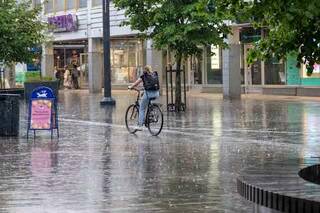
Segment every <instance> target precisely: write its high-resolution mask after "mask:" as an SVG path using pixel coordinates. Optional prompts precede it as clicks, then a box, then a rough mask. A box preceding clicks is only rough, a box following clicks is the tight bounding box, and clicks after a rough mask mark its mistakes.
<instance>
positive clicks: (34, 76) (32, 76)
mask: <svg viewBox="0 0 320 213" xmlns="http://www.w3.org/2000/svg"><path fill="white" fill-rule="evenodd" d="M41 81H53V78H52V77H50V76H41V75H40V72H38V71H33V72H27V73H26V81H25V82H41Z"/></svg>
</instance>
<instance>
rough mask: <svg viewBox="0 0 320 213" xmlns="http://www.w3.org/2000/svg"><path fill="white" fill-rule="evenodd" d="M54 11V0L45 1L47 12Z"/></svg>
mask: <svg viewBox="0 0 320 213" xmlns="http://www.w3.org/2000/svg"><path fill="white" fill-rule="evenodd" d="M52 12H53V0H48V1H46V3H45V13H52Z"/></svg>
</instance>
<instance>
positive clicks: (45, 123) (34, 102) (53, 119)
mask: <svg viewBox="0 0 320 213" xmlns="http://www.w3.org/2000/svg"><path fill="white" fill-rule="evenodd" d="M56 104H57V102H56V97H55V96H54V94H53V91H52V90H51V89H50V88H48V87H43V86H41V87H38V88H36V89H34V90H33V92H32V93H31V98H30V102H29V116H28V135H29V131H30V130H33V131H34V134H35V131H36V130H50V131H51V136H52V134H53V130H54V129H57V131H58V116H57V105H56ZM28 135H27V136H28ZM58 136H59V134H58Z"/></svg>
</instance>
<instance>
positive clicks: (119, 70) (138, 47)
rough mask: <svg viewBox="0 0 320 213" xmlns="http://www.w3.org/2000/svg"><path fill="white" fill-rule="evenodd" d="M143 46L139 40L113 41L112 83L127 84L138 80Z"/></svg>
mask: <svg viewBox="0 0 320 213" xmlns="http://www.w3.org/2000/svg"><path fill="white" fill-rule="evenodd" d="M142 54H143V53H142V44H141V42H140V41H138V40H114V41H111V70H112V72H111V78H112V83H116V84H127V83H132V82H134V81H136V80H137V78H138V77H139V76H138V72H137V67H139V66H142V63H141V58H142Z"/></svg>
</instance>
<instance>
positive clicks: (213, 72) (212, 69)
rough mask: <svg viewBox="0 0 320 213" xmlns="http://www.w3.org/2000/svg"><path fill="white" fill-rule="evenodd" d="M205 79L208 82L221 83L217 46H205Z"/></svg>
mask: <svg viewBox="0 0 320 213" xmlns="http://www.w3.org/2000/svg"><path fill="white" fill-rule="evenodd" d="M207 52H208V53H209V54H208V56H207V79H208V82H207V83H208V84H222V66H221V58H222V57H221V50H220V48H219V47H217V46H211V47H208V48H207Z"/></svg>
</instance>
